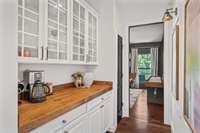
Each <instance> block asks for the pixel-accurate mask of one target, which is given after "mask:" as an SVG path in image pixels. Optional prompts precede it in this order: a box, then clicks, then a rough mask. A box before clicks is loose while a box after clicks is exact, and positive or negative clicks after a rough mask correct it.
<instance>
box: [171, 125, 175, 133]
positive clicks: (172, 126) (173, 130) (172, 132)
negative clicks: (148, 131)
mask: <svg viewBox="0 0 200 133" xmlns="http://www.w3.org/2000/svg"><path fill="white" fill-rule="evenodd" d="M171 133H175V129H174V124H173V123H171Z"/></svg>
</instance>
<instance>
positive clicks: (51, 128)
mask: <svg viewBox="0 0 200 133" xmlns="http://www.w3.org/2000/svg"><path fill="white" fill-rule="evenodd" d="M84 113H86V104H84V105H81V106H79V107H77V108H75V109H74V110H72V111H70V112H67V113H65V114H63V115H61V116H59V117H58V118H56V119H54V120H52V121H50V122H48V123H46V124H44V125H42V126H41V127H39V128H37V129H35V130H33V131H31V132H30V133H55V132H56V131H58V130H59V129H61V128H63V127H64V126H65V125H66V124H68V123H70V122H71V121H73V120H74V119H76V118H77V117H79V116H80V115H82V114H84Z"/></svg>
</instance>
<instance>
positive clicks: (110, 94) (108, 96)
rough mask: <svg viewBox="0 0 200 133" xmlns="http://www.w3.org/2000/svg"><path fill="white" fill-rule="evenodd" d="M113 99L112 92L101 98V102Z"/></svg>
mask: <svg viewBox="0 0 200 133" xmlns="http://www.w3.org/2000/svg"><path fill="white" fill-rule="evenodd" d="M111 97H112V91H109V92H107V93H105V94H103V95H102V96H101V100H107V99H108V98H111Z"/></svg>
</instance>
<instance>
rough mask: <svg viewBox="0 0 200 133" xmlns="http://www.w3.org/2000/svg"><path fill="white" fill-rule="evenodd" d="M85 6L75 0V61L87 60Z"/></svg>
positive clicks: (73, 57)
mask: <svg viewBox="0 0 200 133" xmlns="http://www.w3.org/2000/svg"><path fill="white" fill-rule="evenodd" d="M85 13H86V10H85V7H84V6H82V5H81V4H80V3H78V1H76V0H73V29H72V30H73V51H72V52H73V56H72V60H73V61H79V62H85V54H86V52H85V41H86V40H85V36H86V35H85V34H86V22H85V19H86V18H85V16H86V14H85Z"/></svg>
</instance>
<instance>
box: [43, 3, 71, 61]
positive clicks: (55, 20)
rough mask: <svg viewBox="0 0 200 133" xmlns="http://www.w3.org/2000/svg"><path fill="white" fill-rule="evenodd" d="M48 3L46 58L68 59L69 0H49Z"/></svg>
mask: <svg viewBox="0 0 200 133" xmlns="http://www.w3.org/2000/svg"><path fill="white" fill-rule="evenodd" d="M46 5H48V7H47V8H46V9H47V10H48V11H47V15H46V16H47V19H46V23H47V24H46V26H47V29H46V33H48V34H46V38H47V39H45V40H46V44H47V47H46V48H45V49H46V56H47V57H46V59H47V60H60V61H61V60H64V61H65V60H68V48H69V37H68V35H69V21H68V20H69V16H70V15H69V13H70V11H69V0H48V3H47V4H46Z"/></svg>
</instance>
